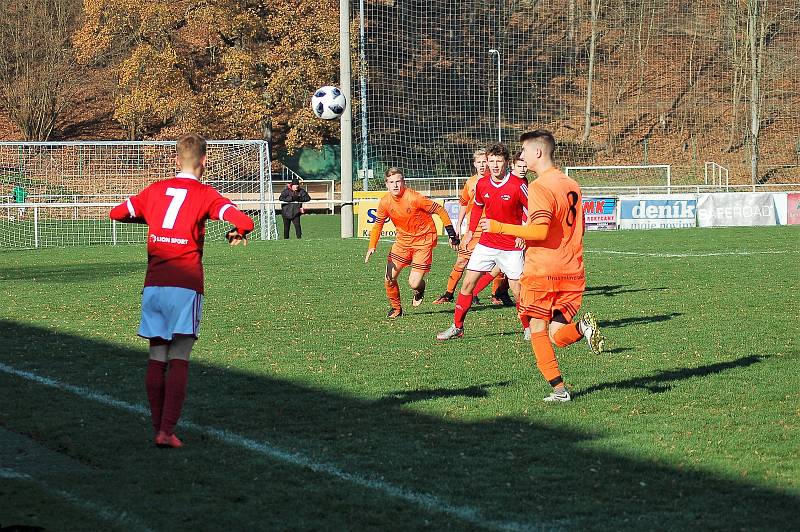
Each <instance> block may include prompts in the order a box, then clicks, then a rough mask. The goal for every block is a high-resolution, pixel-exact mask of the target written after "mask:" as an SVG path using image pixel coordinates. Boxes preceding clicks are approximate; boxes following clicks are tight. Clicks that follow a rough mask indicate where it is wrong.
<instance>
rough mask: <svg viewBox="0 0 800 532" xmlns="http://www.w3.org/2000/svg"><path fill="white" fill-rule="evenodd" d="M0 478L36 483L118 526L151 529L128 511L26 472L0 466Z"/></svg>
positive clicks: (148, 530) (143, 529) (142, 529)
mask: <svg viewBox="0 0 800 532" xmlns="http://www.w3.org/2000/svg"><path fill="white" fill-rule="evenodd" d="M0 478H2V479H7V480H24V481H26V482H30V483H32V484H36V485H37V486H40V487H41V488H43V489H44V490H45V491H47V492H48V493H51V494H53V495H56V496H57V497H59V498H61V499H63V500H65V501H67V502H69V503H70V504H72V505H73V506H77V507H78V508H81V509H82V510H84V511H87V512H89V513H92V514H94V515H95V516H96V517H98V518H99V519H101V520H103V521H105V522H108V523H111V524H113V525H117V526H119V525H120V524H124V525H125V527H126V528H129V529H131V530H141V531H142V532H150V531H151V529H150V528H148V527H147V525H145V524H144V523H143V522H142V520H141V519H139V518H138V517H136V516H134V515H132V514H130V513H128V512H120V511H118V510H114V509H113V508H107V507H105V506H101V505H99V504H97V503H95V502H94V501H90V500H86V499H83V498H81V497H78V496H77V495H75V494H73V493H70V492H68V491H64V490H61V489H58V488H54V487H52V486H50V484H48V483H47V482H45V481H43V480H39V479H37V478H34V477H32V476H30V475H28V474H26V473H20V472H18V471H15V470H13V469H9V468H5V467H0Z"/></svg>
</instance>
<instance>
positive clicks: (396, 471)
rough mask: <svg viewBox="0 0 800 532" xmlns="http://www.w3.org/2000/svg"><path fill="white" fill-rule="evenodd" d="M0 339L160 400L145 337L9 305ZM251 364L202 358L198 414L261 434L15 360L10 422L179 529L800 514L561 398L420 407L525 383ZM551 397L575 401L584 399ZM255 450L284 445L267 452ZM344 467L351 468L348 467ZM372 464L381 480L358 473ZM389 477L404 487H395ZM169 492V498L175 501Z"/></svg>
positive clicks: (718, 520) (12, 352)
mask: <svg viewBox="0 0 800 532" xmlns="http://www.w3.org/2000/svg"><path fill="white" fill-rule="evenodd" d="M0 343H1V344H2V345H3V349H2V353H0V357H2V359H1V360H2V361H3V362H4V363H5V364H8V365H10V366H12V367H14V368H17V369H20V370H26V371H32V372H34V373H36V374H46V376H48V377H51V378H57V379H58V380H59V381H61V382H65V383H69V384H73V385H77V386H82V387H84V388H81V390H92V391H98V392H101V393H105V394H109V395H111V396H113V397H114V398H117V399H119V400H122V401H129V402H133V403H135V404H138V405H142V409H143V410H144V408H145V407H144V389H143V382H142V381H143V375H144V368H145V359H146V351H145V349H144V346H143V348H142V349H141V350H132V349H126V348H121V347H119V346H117V345H113V344H110V343H105V342H98V341H94V340H91V339H87V338H82V337H79V336H74V335H69V334H63V333H59V332H57V331H53V330H48V329H44V328H37V327H33V326H30V325H27V324H22V323H17V322H10V321H0ZM760 360H762V359H761V357H755V356H753V357H745V358H742V359H739V360H736V361H732V362H729V363H722V364H714V365H710V366H705V367H701V368H695V369H683V370H674V371H665V372H660V373H658V374H656V375H653V376H651V377H641V378H636V379H630V380H627V381H621V382H617V383H608V384H604V385H600V386H596V387H593V388H589V389H587V390H585V391H583V393H582V394H581V395H589V394H591V393H593V392H594V391H598V390H601V389H605V388H626V387H628V388H642V387H643V388H646V389H650V390H653V391H659V392H663V391H664V390H665V389H668V385H669V383H671V382H675V381H677V380H681V379H689V378H694V377H701V376H706V375H712V374H715V373H720V372H723V371H726V370H728V369H733V368H743V367H747V366H749V365H752V364H755V363H756V362H758V361H760ZM265 365H266V364H265ZM252 371H253V372H251V373H246V372H245V371H244V370H241V369H239V368H236V369H231V368H225V367H220V366H215V365H209V364H205V363H203V362H201V361H198V360H195V361H193V362H192V364H191V366H190V372H191V377H190V390H189V396H188V401H187V406H186V409H185V413H184V415H185V418H186V419H187V420H191V421H192V422H194V423H195V424H197V425H199V426H201V427H216V428H223V427H224V429H225V431H227V432H226V434H234V435H238V436H237V437H241V438H242V439H244V438H247V441H250V442H253V441H254V442H261V443H260V444H259V445H260V447H259V446H255V447H254V446H253V445H251V446H250V447H249V448H250V450H247V449H245V447H246V446H244V445H242V446H237V445H233V444H231V443H230V442H228V443H225V442H224V441H221V440H219V439H218V437H216V436H214V433H213V432H212V431H209V430H202V431H198V430H197V428H187V427H186V426H185V425H184V426H183V427H182V428H181V427H179V430H181V435H182V437H183V438H184V441H185V442H186V444H187V446H186V447H185V448H184V449H181V450H180V451H177V452H172V451H166V452H165V453H166V454H164V453H163V452H162V453H159V452H158V451H157V450H155V449H153V448H152V446H151V445H150V443H149V438H150V437H151V436H150V434H149V421H148V420H147V419H146V417H145V416H144V415H139V414H132V413H130V412H127V411H124V409H123V410H122V411H120V410H119V408H118V406H114V405H111V404H103V403H100V402H97V401H96V400H92V399H91V398H89V397H87V396H86V394H88V392H86V393H79V392H78V393H76V392H75V391H71V390H68V391H64V390H57V389H53V388H51V387H48V386H45V385H43V384H41V383H36V382H33V381H31V380H28V379H23V378H20V377H17V376H11V375H8V374H7V373H3V372H0V379H2V382H3V386H0V404H4V405H7V407H6V408H4V409H3V410H2V413H0V421H2V424H3V425H4V426H5V427H6V428H7V429H9V430H13V431H17V432H24V433H27V434H30V435H31V436H32V437H33V438H35V439H36V440H37V441H39V442H40V443H42V444H43V445H48V446H49V447H50V448H52V449H54V450H58V451H59V452H61V453H63V454H65V455H68V456H70V457H71V458H74V459H76V460H80V461H86V462H89V463H91V464H92V465H93V466H94V468H96V470H99V471H103V472H105V473H107V474H106V475H104V476H103V478H104V479H105V480H103V481H102V482H101V483H99V484H98V483H96V480H92V484H91V486H89V485H88V482H87V483H86V484H87V486H85V487H83V488H82V487H81V486H82V482H84V481H83V479H81V477H80V475H77V474H76V475H73V476H72V477H70V478H69V479H68V482H70V483H71V486H72V487H73V489H74V490H76V491H79V490H80V489H84V490H93V491H91V493H92V494H93V496H94V497H95V498H96V499H100V501H101V502H102V503H103V504H107V505H109V506H111V507H120V506H122V507H123V508H125V509H126V511H130V512H132V514H135V515H138V516H140V517H142V519H143V520H144V521H145V522H147V523H149V524H150V525H151V526H153V527H159V528H163V529H172V528H177V529H197V528H203V529H218V528H224V527H225V526H226V525H230V524H231V523H236V527H237V528H240V529H275V528H281V529H332V530H335V529H364V528H372V529H398V528H402V529H404V530H409V529H422V528H433V529H438V528H443V527H444V528H455V529H471V528H477V527H478V526H488V527H489V528H496V527H498V526H500V525H503V526H505V525H508V524H509V523H510V524H513V525H514V527H516V528H526V527H530V528H533V529H539V528H546V529H568V528H572V529H593V530H598V529H599V530H619V529H633V528H637V529H664V528H667V529H671V530H681V529H682V530H689V529H728V530H732V529H764V528H765V521H764V516H769V526H768V528H773V529H776V530H778V529H784V530H789V529H793V528H796V525H797V513H796V509H797V507H798V505H800V498H798V497H795V496H792V495H790V494H788V493H782V492H779V491H777V490H773V489H769V488H765V487H764V486H762V485H760V484H759V483H758V481H754V482H748V481H747V480H746V479H733V478H731V476H729V475H726V476H723V475H715V474H713V473H711V472H703V471H698V470H694V469H692V468H690V467H686V466H685V465H683V466H680V467H679V466H677V465H676V466H670V465H665V464H664V463H663V462H655V461H648V460H646V459H641V458H636V457H635V456H634V455H635V454H637V453H631V452H630V451H631V450H630V449H626V448H620V449H619V450H618V452H615V451H609V450H598V449H593V448H592V446H591V441H592V440H595V439H598V438H603V437H606V436H607V435H606V434H604V433H603V432H602V428H598V429H597V430H595V431H591V430H588V429H584V430H580V429H577V428H574V427H569V426H567V425H565V423H563V422H554V423H544V422H541V421H539V420H538V419H541V418H548V417H550V414H555V418H556V419H559V417H558V413H559V411H558V410H551V409H548V408H547V405H545V406H543V407H541V411H539V413H538V414H536V415H535V416H534V417H531V418H512V417H507V416H502V415H501V413H498V416H497V417H493V418H490V419H484V420H481V421H477V422H475V421H465V420H462V419H458V418H457V417H456V418H454V419H449V418H448V416H447V415H446V414H443V415H437V416H432V415H426V414H424V413H421V412H418V411H415V410H414V409H413V408H412V407H410V406H409V404H412V403H415V402H418V401H425V400H429V399H447V400H452V401H453V405H452V408H453V410H454V411H457V410H458V408H459V406H460V405H463V404H464V402H468V401H472V400H476V399H478V400H480V399H483V398H486V397H489V396H491V395H494V394H500V393H518V392H515V389H514V387H513V386H512V385H511V384H509V383H508V382H497V383H493V384H471V383H463V385H462V386H456V387H454V388H437V389H431V390H414V391H394V392H387V395H386V396H384V397H381V398H379V399H377V400H368V399H360V398H358V397H353V396H348V395H345V394H339V393H333V392H329V391H325V390H321V389H319V388H314V387H311V386H304V385H300V384H297V383H294V382H290V381H288V380H280V379H278V378H275V377H274V376H272V375H269V376H268V375H258V374H256V373H255V372H257V371H263V370H262V369H261V368H260V367H256V366H254V369H253V370H252ZM506 389H507V391H506ZM8 405H14V406H10V407H8ZM550 407H551V408H556V409H559V408H561V409H572V410H571V411H570V410H565V413H567V412H571V413H573V414H574V413H575V411H576V410H575V409H580V408H581V406H580V403H577V404H575V403H573V404H567V405H550ZM31 412H37V415H36V416H33V417H32V416H31ZM565 417H566V416H565ZM569 417H570V418H572V416H569ZM585 426H589V424H585ZM255 448H259V449H277V450H278V451H279V452H276V453H274V454H272V455H270V456H265V455H264V453H261V454H259V453H258V452H256V450H257V449H256V450H253V449H255ZM284 450H285V451H284ZM170 453H171V454H170ZM280 453H284V454H280ZM289 455H291V456H301V457H304V458H303V460H301V463H302V464H320V463H322V464H331V466H330V467H327V466H326V467H317V468H316V469H315V468H313V467H310V466H303V465H298V464H297V463H291V462H289V463H287V461H286V460H285V459H278V458H276V457H275V456H289ZM164 457H168V458H164ZM282 460H283V461H282ZM334 469H335V470H337V471H338V470H343V471H344V472H345V473H346V474H344V475H331V474H330V471H331V470H334ZM348 475H349V476H348ZM355 477H358V478H367V479H372V480H369V481H367V482H362V483H360V484H359V483H358V482H353V480H352V479H353V478H355ZM387 484H389V485H391V486H399V487H401V489H399V490H396V491H392V490H385V489H382V488H381V486H385V485H387ZM555 485H561V486H563V488H564V489H553V488H554V486H555ZM154 486H155V488H154ZM189 487H190V489H189ZM0 492H2V490H0ZM399 493H405V494H409V493H411V494H412V495H414V496H413V497H410V498H404V497H403V496H399V495H398V494H399ZM428 494H430V495H431V496H432V497H431V496H428ZM4 496H5V497H7V499H6V500H5V501H4V502H6V503H7V504H9V505H12V506H13V505H20V506H21V507H25V506H24V505H25V504H28V500H27V498H26V494H25V493H24V491H23V492H20V493H18V492H17V491H8V490H6V492H5V493H4ZM165 497H168V498H169V501H170V502H169V504H168V505H164V504H163V502H160V501H163V499H164V498H165ZM441 501H444V502H441ZM448 505H449V507H451V508H452V507H453V505H455V506H461V507H468V508H474V509H477V513H476V514H475V515H478V516H479V517H478V518H476V519H478V520H477V521H475V520H473V521H472V522H469V521H463V520H462V518H461V517H457V516H455V515H453V514H452V513H447V511H446V508H445V507H447V506H448ZM154 508H158V513H153V512H155V510H154ZM443 509H445V511H444V512H443V511H442V510H443ZM38 511H40V512H46V511H47V509H46V508H39V509H38ZM486 523H489V525H486ZM492 523H494V524H492ZM498 523H499V525H498ZM518 524H521V526H519V527H517V526H516V525H518ZM65 528H74V526H70V524H69V523H65Z"/></svg>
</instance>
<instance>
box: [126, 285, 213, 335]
mask: <svg viewBox="0 0 800 532" xmlns="http://www.w3.org/2000/svg"><path fill="white" fill-rule="evenodd" d="M202 312H203V296H202V295H201V294H198V293H197V292H195V291H194V290H190V289H188V288H179V287H176V286H145V287H144V291H143V292H142V321H141V323H140V324H139V336H142V337H144V338H163V339H164V340H172V337H173V336H174V335H176V334H185V335H187V336H193V337H195V338H197V334H198V333H199V332H200V316H201V315H202Z"/></svg>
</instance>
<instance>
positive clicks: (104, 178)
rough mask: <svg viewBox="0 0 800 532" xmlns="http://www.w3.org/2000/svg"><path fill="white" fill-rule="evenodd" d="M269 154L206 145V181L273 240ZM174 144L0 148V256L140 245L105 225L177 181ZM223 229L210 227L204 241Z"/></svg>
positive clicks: (254, 144) (249, 147) (257, 233)
mask: <svg viewBox="0 0 800 532" xmlns="http://www.w3.org/2000/svg"><path fill="white" fill-rule="evenodd" d="M269 169H270V155H269V147H268V145H267V144H266V143H265V142H263V141H209V143H208V166H207V168H206V174H205V176H204V181H205V182H206V183H208V184H210V185H212V186H214V187H215V188H216V189H217V190H219V191H220V193H222V194H223V195H224V196H226V197H228V198H230V199H231V200H233V201H234V202H235V203H236V204H237V206H238V207H239V208H240V209H242V210H243V211H245V212H247V213H248V214H249V215H251V217H252V218H253V219H254V221H255V224H256V227H255V230H254V231H253V234H252V237H253V238H258V239H264V240H266V239H275V238H277V229H276V226H275V205H274V201H273V190H272V180H271V174H270V171H269ZM175 171H176V169H175V143H174V142H0V249H23V248H35V247H47V246H71V245H90V244H124V243H139V242H144V241H145V236H146V227H145V226H142V225H138V224H120V223H116V222H114V221H112V220H110V219H109V218H108V212H109V210H110V209H111V207H112V206H114V205H116V204H118V203H119V202H120V201H122V200H124V199H125V198H127V197H129V196H131V195H133V194H136V193H137V192H138V191H139V190H141V189H142V188H144V187H145V186H147V185H149V184H150V183H153V182H155V181H157V180H160V179H166V178H169V177H172V176H174V175H175ZM227 225H228V224H225V223H224V222H212V221H209V222H208V229H207V233H206V239H207V240H214V239H222V235H223V234H224V233H225V231H226V230H227Z"/></svg>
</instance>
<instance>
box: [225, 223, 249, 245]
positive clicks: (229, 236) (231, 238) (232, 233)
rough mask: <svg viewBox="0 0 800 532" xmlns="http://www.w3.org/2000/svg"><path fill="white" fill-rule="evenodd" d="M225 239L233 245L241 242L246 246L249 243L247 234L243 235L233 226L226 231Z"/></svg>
mask: <svg viewBox="0 0 800 532" xmlns="http://www.w3.org/2000/svg"><path fill="white" fill-rule="evenodd" d="M225 239H226V240H227V241H228V244H230V245H231V246H238V245H239V244H242V245H244V246H246V245H247V234H244V235H243V234H241V233H239V231H237V230H236V228H235V227H232V228H231V229H230V230H229V231H228V232H227V233H225Z"/></svg>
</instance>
